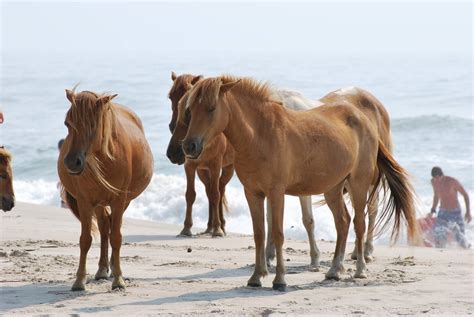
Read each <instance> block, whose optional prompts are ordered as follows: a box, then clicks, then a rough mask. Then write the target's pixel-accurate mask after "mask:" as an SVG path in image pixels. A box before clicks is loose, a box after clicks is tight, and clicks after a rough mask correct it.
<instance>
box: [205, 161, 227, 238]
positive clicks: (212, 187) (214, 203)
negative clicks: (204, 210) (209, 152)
mask: <svg viewBox="0 0 474 317" xmlns="http://www.w3.org/2000/svg"><path fill="white" fill-rule="evenodd" d="M221 169H222V163H221V161H220V160H219V162H218V163H216V164H213V165H212V166H211V167H210V168H209V181H210V182H209V194H208V198H209V206H211V212H212V222H211V226H212V236H213V237H223V236H224V231H222V228H221V221H220V217H219V202H220V201H221V194H220V192H219V177H220V173H221Z"/></svg>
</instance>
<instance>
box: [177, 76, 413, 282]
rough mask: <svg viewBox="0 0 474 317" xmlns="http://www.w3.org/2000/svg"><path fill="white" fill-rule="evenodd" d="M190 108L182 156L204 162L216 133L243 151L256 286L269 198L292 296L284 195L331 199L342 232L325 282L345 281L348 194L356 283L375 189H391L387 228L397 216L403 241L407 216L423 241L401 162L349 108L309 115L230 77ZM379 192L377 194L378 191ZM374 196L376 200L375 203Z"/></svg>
mask: <svg viewBox="0 0 474 317" xmlns="http://www.w3.org/2000/svg"><path fill="white" fill-rule="evenodd" d="M186 106H187V109H188V110H189V113H190V116H191V119H190V123H189V129H188V133H187V135H186V138H185V139H184V141H183V150H184V152H185V153H186V155H188V156H190V157H192V158H199V156H200V154H201V153H202V150H203V148H204V147H205V146H206V145H207V143H208V142H209V141H210V140H212V139H213V138H214V137H215V136H216V135H218V134H220V133H224V135H225V136H226V137H227V139H228V140H229V141H230V143H231V144H232V146H233V147H234V149H235V151H236V155H235V162H234V165H235V169H236V172H237V175H238V177H239V179H240V181H241V182H242V184H243V185H244V189H245V195H246V198H247V201H248V204H249V207H250V212H251V216H252V221H253V229H254V239H255V246H256V262H255V271H254V273H253V275H252V276H251V277H250V280H249V281H248V285H249V286H261V282H260V278H261V277H262V276H265V275H267V267H266V261H265V254H264V252H265V251H264V250H265V248H264V236H265V223H264V211H263V209H264V199H265V197H267V199H269V200H270V206H271V209H272V222H273V227H272V236H273V241H274V243H275V246H276V254H277V266H276V276H275V279H274V280H273V288H274V289H276V290H285V289H286V281H285V268H284V260H283V251H282V246H283V241H284V235H283V209H284V197H285V194H289V195H298V196H299V195H316V194H321V193H323V194H324V198H325V200H326V202H327V204H328V206H329V208H330V209H331V211H332V213H333V216H334V222H335V225H336V230H337V242H336V250H335V253H334V258H333V261H332V266H331V268H330V269H329V271H328V272H327V273H326V278H329V279H339V278H340V273H341V272H343V271H344V266H343V260H344V252H345V247H346V240H347V234H348V229H349V222H350V215H349V213H348V211H347V207H346V205H345V203H344V199H343V190H344V188H346V189H347V191H348V192H349V194H350V197H351V202H352V205H353V207H354V210H355V219H354V224H355V231H356V236H357V270H356V272H355V274H354V277H356V278H364V277H366V262H365V258H364V243H363V238H364V234H365V207H366V204H367V201H368V200H369V201H370V200H371V198H372V196H373V195H370V191H369V189H370V187H371V185H372V184H374V183H375V184H377V185H376V186H374V187H375V190H377V188H378V186H379V185H382V184H386V185H387V186H388V188H389V189H390V196H389V203H388V204H387V206H386V207H385V208H384V210H383V211H382V216H381V218H382V219H384V220H385V223H383V224H382V225H383V226H385V225H386V224H387V223H388V221H389V220H391V218H394V220H395V221H394V227H393V231H392V238H393V239H396V238H397V237H398V233H399V230H400V224H401V220H402V218H404V219H405V220H406V221H407V223H408V226H407V228H408V230H407V232H408V239H409V241H414V242H418V241H419V238H418V237H419V236H418V228H417V223H416V217H415V210H414V205H413V192H412V187H411V185H410V182H409V181H408V177H407V174H406V172H405V170H404V169H403V168H402V167H401V166H400V165H399V164H398V163H397V162H396V161H395V159H394V158H393V157H392V156H391V154H390V152H389V151H388V149H387V148H386V147H385V145H384V144H383V142H382V141H381V140H379V136H378V133H377V128H376V127H375V126H374V124H373V123H372V122H371V121H370V120H369V119H368V117H367V116H366V115H364V113H363V112H361V111H360V110H359V109H357V108H356V107H354V106H353V105H351V104H349V103H348V102H343V103H339V102H335V103H328V104H325V105H322V106H319V107H316V108H314V109H311V110H307V111H292V110H289V109H286V108H285V107H283V106H282V104H281V103H279V102H275V101H274V100H272V98H271V91H270V89H269V88H268V87H267V85H262V84H258V83H256V82H255V81H253V80H251V79H242V78H241V79H239V78H235V77H230V76H223V77H217V78H208V79H204V80H201V81H199V82H198V83H197V84H196V85H195V86H194V87H193V88H192V90H191V91H190V94H189V98H188V100H187V105H186ZM373 192H374V191H373ZM368 197H369V199H368Z"/></svg>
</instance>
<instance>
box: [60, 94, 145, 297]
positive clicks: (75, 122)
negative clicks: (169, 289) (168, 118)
mask: <svg viewBox="0 0 474 317" xmlns="http://www.w3.org/2000/svg"><path fill="white" fill-rule="evenodd" d="M66 96H67V99H68V100H69V101H70V102H71V107H70V109H69V111H68V112H67V114H66V120H65V122H64V123H65V125H66V126H67V128H68V135H67V137H66V139H65V141H64V144H63V146H62V147H61V151H60V154H59V158H58V174H59V178H60V180H61V183H62V185H63V186H64V190H65V191H66V200H67V203H68V205H69V207H70V208H71V210H72V212H73V213H74V215H75V216H76V217H77V218H78V219H79V220H80V221H81V237H80V240H79V242H80V248H81V254H80V260H79V268H78V270H77V275H76V281H75V282H74V284H73V286H72V290H73V291H77V290H84V289H85V283H86V258H87V252H88V251H89V248H90V246H91V243H92V235H91V231H92V230H93V229H94V228H95V227H94V224H93V218H96V219H97V225H98V229H99V231H100V238H101V239H100V246H101V250H100V259H99V269H98V271H97V273H96V275H95V278H96V279H97V280H98V279H107V278H108V272H109V261H108V244H109V240H110V245H111V246H112V255H111V259H110V269H111V271H112V275H113V277H114V280H113V282H112V288H113V289H115V288H125V283H124V280H123V277H122V270H121V267H120V247H121V245H122V234H121V231H120V230H121V226H122V217H123V214H124V212H125V210H126V209H127V207H128V205H129V203H130V201H131V200H133V199H135V198H136V197H138V195H140V194H141V193H142V192H143V190H144V189H145V188H146V187H147V186H148V184H149V182H150V180H151V177H152V174H153V156H152V153H151V150H150V147H149V145H148V142H147V140H146V138H145V135H144V131H143V126H142V123H141V121H140V119H139V118H138V117H137V116H136V115H135V114H134V113H133V112H132V111H131V110H129V109H128V108H126V107H124V106H120V105H118V104H115V103H112V102H111V101H112V99H113V98H114V97H115V96H116V95H113V96H110V95H102V96H101V95H98V94H96V93H93V92H89V91H83V92H80V93H77V94H76V93H75V92H74V91H71V90H66Z"/></svg>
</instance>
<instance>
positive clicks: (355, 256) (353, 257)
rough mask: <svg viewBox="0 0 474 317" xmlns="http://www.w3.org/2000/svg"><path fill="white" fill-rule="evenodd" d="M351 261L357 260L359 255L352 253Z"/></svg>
mask: <svg viewBox="0 0 474 317" xmlns="http://www.w3.org/2000/svg"><path fill="white" fill-rule="evenodd" d="M351 259H352V260H357V253H355V252H352V253H351Z"/></svg>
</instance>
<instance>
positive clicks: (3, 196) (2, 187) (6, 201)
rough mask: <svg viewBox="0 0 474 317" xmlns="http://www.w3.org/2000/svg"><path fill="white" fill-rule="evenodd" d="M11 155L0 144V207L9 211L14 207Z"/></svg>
mask: <svg viewBox="0 0 474 317" xmlns="http://www.w3.org/2000/svg"><path fill="white" fill-rule="evenodd" d="M11 162H12V155H11V154H10V152H8V151H7V149H5V148H4V147H3V146H0V209H1V210H3V211H10V210H12V208H13V207H15V193H14V192H13V170H12V165H11Z"/></svg>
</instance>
